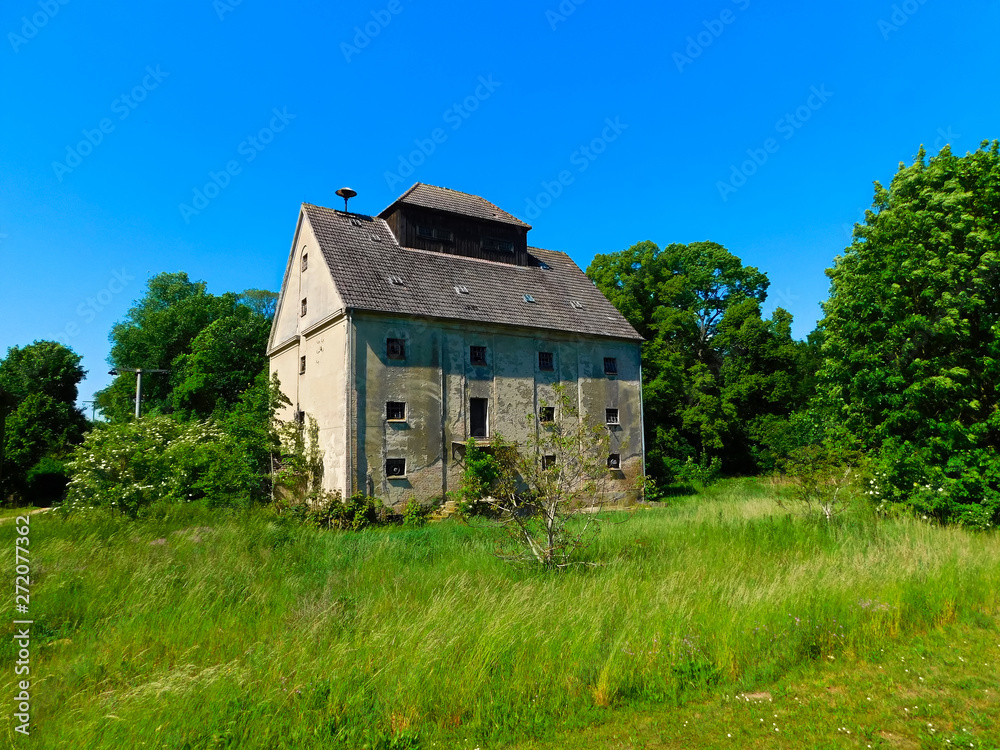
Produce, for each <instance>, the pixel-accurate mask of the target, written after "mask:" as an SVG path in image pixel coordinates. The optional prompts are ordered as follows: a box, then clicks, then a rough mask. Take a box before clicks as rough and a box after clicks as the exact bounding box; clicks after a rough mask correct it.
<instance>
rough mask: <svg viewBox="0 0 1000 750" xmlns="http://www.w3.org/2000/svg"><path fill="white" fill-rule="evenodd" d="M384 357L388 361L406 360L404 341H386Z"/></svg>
mask: <svg viewBox="0 0 1000 750" xmlns="http://www.w3.org/2000/svg"><path fill="white" fill-rule="evenodd" d="M385 356H387V357H388V358H389V359H406V341H404V340H403V339H386V342H385Z"/></svg>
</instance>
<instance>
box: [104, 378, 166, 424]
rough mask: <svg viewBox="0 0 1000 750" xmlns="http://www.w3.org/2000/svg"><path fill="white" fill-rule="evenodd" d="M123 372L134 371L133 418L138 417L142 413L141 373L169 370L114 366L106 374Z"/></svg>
mask: <svg viewBox="0 0 1000 750" xmlns="http://www.w3.org/2000/svg"><path fill="white" fill-rule="evenodd" d="M123 372H134V373H135V418H136V419H139V417H140V416H141V414H142V374H143V373H144V372H148V373H150V374H151V375H156V374H163V373H168V372H170V370H144V369H142V368H141V367H140V368H138V369H137V368H134V367H116V368H115V369H113V370H111V371H109V372H108V375H118V374H119V373H123Z"/></svg>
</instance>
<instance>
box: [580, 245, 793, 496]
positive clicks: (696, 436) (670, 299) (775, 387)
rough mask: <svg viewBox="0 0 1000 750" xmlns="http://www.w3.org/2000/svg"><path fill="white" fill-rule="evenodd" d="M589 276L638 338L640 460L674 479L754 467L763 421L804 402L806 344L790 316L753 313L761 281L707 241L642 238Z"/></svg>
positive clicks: (599, 261) (599, 259) (597, 263)
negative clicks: (719, 466)
mask: <svg viewBox="0 0 1000 750" xmlns="http://www.w3.org/2000/svg"><path fill="white" fill-rule="evenodd" d="M587 274H588V276H589V277H590V278H591V279H592V280H593V281H594V282H595V283H596V284H597V286H598V287H599V288H600V289H601V291H602V292H604V294H605V295H606V296H607V297H608V299H609V300H611V302H612V304H614V305H615V306H616V307H617V308H618V310H620V311H621V312H622V314H623V315H624V316H625V317H626V318H627V319H628V321H629V322H630V323H631V324H632V326H633V327H634V328H635V329H636V330H637V331H638V332H639V333H640V334H642V336H643V337H645V338H646V342H645V343H644V344H643V387H644V399H645V409H646V433H647V434H646V449H647V456H646V458H647V466H648V469H649V471H650V472H651V473H652V475H653V476H654V477H656V478H657V479H661V480H667V481H673V480H675V479H676V478H677V477H679V476H683V475H684V474H685V473H688V474H691V473H692V470H691V469H690V468H689V467H692V466H694V467H697V471H695V472H694V473H695V474H697V475H698V476H707V475H709V474H710V473H711V471H710V469H711V466H712V465H713V461H714V462H715V463H718V461H719V460H720V459H721V461H722V463H723V465H724V468H725V470H726V471H728V472H749V471H753V470H755V468H757V463H758V459H759V458H760V457H761V449H760V445H761V442H760V440H759V439H758V438H755V431H759V430H761V429H763V426H764V421H762V420H767V419H770V420H771V427H772V428H773V427H774V423H773V422H774V418H780V419H786V418H787V415H789V414H790V413H791V412H792V411H793V410H794V409H795V408H796V407H798V406H799V405H801V403H802V402H803V401H804V399H805V398H806V393H807V391H808V384H806V383H804V378H805V377H806V373H807V372H808V370H809V367H810V363H809V361H808V357H807V356H806V353H805V348H806V345H804V344H802V343H801V342H796V341H794V340H793V339H792V338H791V315H790V314H788V313H787V312H785V311H784V310H781V309H779V310H777V311H775V313H774V315H773V316H772V318H771V319H770V320H763V319H762V318H761V305H762V304H763V302H764V301H765V299H766V296H767V295H766V293H767V287H768V280H767V277H766V276H765V275H764V274H763V273H762V272H760V271H759V270H758V269H756V268H753V267H751V266H745V265H744V264H743V263H742V261H740V259H739V258H737V257H736V256H735V255H733V254H732V253H730V252H729V251H728V250H726V248H724V247H722V246H721V245H719V244H717V243H714V242H696V243H692V244H690V245H680V244H674V245H668V246H667V247H665V248H663V249H662V250H661V249H660V248H659V247H658V246H657V245H655V244H654V243H652V242H641V243H639V244H638V245H634V246H633V247H631V248H629V249H628V250H624V251H622V252H619V253H612V254H608V255H598V256H596V257H595V258H594V261H593V263H591V265H590V267H589V268H588V269H587Z"/></svg>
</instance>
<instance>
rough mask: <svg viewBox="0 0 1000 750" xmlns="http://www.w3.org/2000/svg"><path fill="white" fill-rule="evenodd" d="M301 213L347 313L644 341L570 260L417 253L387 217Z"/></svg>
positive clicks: (546, 253)
mask: <svg viewBox="0 0 1000 750" xmlns="http://www.w3.org/2000/svg"><path fill="white" fill-rule="evenodd" d="M302 211H303V213H304V215H305V218H306V219H307V220H308V222H309V224H310V226H311V227H312V229H313V232H314V233H315V235H316V239H317V241H318V242H319V246H320V250H321V252H322V254H323V257H324V259H325V260H326V263H327V266H329V268H330V273H331V274H332V275H333V280H334V283H336V285H337V289H338V291H339V292H340V295H341V297H342V298H343V300H344V305H345V306H346V307H348V308H351V309H355V310H369V311H373V312H384V313H392V314H397V315H412V316H421V317H435V318H451V319H455V320H468V321H475V322H479V323H496V324H500V325H512V326H523V327H527V328H540V329H549V330H557V331H566V332H571V333H581V334H588V335H593V336H608V337H612V338H622V339H633V340H642V337H641V336H640V335H639V334H638V333H636V331H635V329H633V328H632V326H630V325H629V324H628V321H626V320H625V318H624V317H622V315H621V313H619V312H618V311H617V310H616V309H615V308H614V306H613V305H612V304H611V303H610V302H608V300H607V298H606V297H605V296H604V295H603V294H601V292H600V291H599V290H598V289H597V287H595V286H594V284H593V282H591V281H590V279H588V278H587V276H586V275H585V274H584V273H583V271H581V270H580V268H579V267H578V266H577V265H576V264H575V263H574V262H573V261H572V260H571V259H570V257H569V256H568V255H566V254H565V253H559V252H553V251H551V250H541V249H538V248H528V251H529V253H530V254H531V256H532V257H533V258H534V259H535V264H533V265H531V266H515V265H511V264H508V263H496V262H492V261H487V260H479V259H476V258H467V257H464V256H460V255H447V254H444V253H435V252H430V251H426V250H414V249H410V248H404V247H401V246H400V245H399V243H397V241H396V237H395V236H394V235H393V233H392V230H390V229H389V225H388V224H386V222H385V221H384V220H383V219H381V218H378V217H372V216H363V215H360V214H352V213H345V212H343V211H337V210H334V209H330V208H323V207H321V206H314V205H312V204H309V203H304V204H303V205H302ZM394 277H395V279H394ZM394 280H395V281H396V282H401V283H394ZM455 287H464V288H465V289H468V294H462V293H459V292H458V291H456V289H455ZM525 295H530V297H531V298H532V299H534V300H535V301H534V302H527V301H525ZM575 305H579V307H577V306H575Z"/></svg>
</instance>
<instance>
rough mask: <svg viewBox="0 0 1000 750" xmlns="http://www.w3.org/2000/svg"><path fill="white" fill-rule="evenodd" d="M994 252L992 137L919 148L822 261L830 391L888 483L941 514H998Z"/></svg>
mask: <svg viewBox="0 0 1000 750" xmlns="http://www.w3.org/2000/svg"><path fill="white" fill-rule="evenodd" d="M998 251H1000V155H998V143H997V142H994V143H993V144H992V145H990V144H988V143H985V142H984V143H983V145H982V146H981V147H980V149H979V150H978V151H976V152H975V153H972V154H968V155H966V156H964V157H958V156H955V155H954V154H952V153H951V151H950V150H949V149H948V148H947V147H946V148H945V149H943V150H942V151H941V153H940V154H939V155H938V156H936V157H933V158H931V159H930V160H929V161H928V160H927V159H926V157H925V154H924V152H923V149H921V151H920V153H919V154H918V156H917V159H916V160H915V162H914V163H913V164H912V165H911V166H909V167H907V166H904V165H902V164H901V165H900V169H899V171H898V172H897V174H896V176H895V177H894V178H893V181H892V184H891V186H890V187H889V189H888V190H887V189H885V188H883V187H882V186H881V185H879V184H878V183H876V184H875V198H874V202H873V205H872V209H871V210H870V211H868V212H867V215H866V220H865V223H864V224H863V225H859V226H858V227H856V229H855V239H854V242H853V244H852V245H851V246H850V247H849V248H848V249H847V251H846V252H845V253H844V255H843V257H839V258H837V259H836V261H835V264H834V267H833V268H832V269H830V270H829V271H828V272H827V273H828V275H829V277H830V279H831V293H830V299H829V300H828V301H827V302H826V304H825V312H826V320H825V329H826V343H825V345H824V356H825V365H824V369H823V372H822V377H823V383H824V386H825V393H826V395H827V398H828V402H829V403H830V404H831V405H832V406H833V408H835V409H836V414H837V418H838V419H840V420H843V421H844V422H845V423H846V424H848V425H849V426H850V427H851V429H852V430H853V431H854V432H855V433H856V434H857V435H858V436H859V437H861V438H862V439H863V440H864V442H865V444H866V445H867V447H868V448H869V449H870V450H873V451H879V452H880V453H881V455H882V457H883V463H884V466H885V468H886V470H887V473H888V476H889V479H888V482H889V484H891V485H892V487H893V488H894V490H895V491H896V492H897V493H902V494H903V495H914V494H915V495H918V497H915V498H913V497H911V498H910V499H911V500H915V501H916V502H917V503H918V505H923V506H924V508H925V510H927V511H929V512H933V513H935V514H937V515H939V516H941V517H950V516H953V515H955V514H959V515H960V514H962V513H966V512H973V513H975V512H978V511H979V510H980V509H977V508H973V507H971V506H983V505H984V504H985V506H988V508H987V513H989V514H994V515H995V513H996V512H998V511H1000V484H998V480H1000V469H998V461H997V455H996V449H997V446H998V440H1000V411H998V406H1000V403H998V384H1000V295H998V293H997V289H998V285H1000V252H998ZM914 485H916V486H917V487H918V488H920V489H921V492H922V491H923V489H924V488H926V489H927V490H928V492H929V493H933V497H932V496H931V495H930V494H928V495H927V496H926V497H923V498H921V497H919V495H920V494H921V492H916V491H913V489H912V488H913V487H914ZM952 500H954V501H955V503H952V502H951V501H952ZM956 503H957V505H956ZM958 506H963V507H958ZM980 515H981V514H980Z"/></svg>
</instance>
